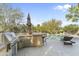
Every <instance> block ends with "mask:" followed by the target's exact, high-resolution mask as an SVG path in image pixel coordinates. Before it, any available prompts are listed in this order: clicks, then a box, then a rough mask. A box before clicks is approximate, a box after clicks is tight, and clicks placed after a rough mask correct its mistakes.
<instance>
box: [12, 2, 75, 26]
mask: <svg viewBox="0 0 79 59" xmlns="http://www.w3.org/2000/svg"><path fill="white" fill-rule="evenodd" d="M71 5H74V4H69V3H68V4H67V3H14V4H11V6H12V7H14V8H20V9H21V11H22V12H24V15H25V18H24V20H23V22H24V23H26V21H27V19H26V18H27V14H28V13H30V16H31V21H32V23H33V24H34V25H37V24H41V23H43V22H45V21H48V20H50V19H52V18H53V19H57V20H61V21H62V22H63V26H65V25H68V24H70V23H72V22H69V21H67V20H66V18H65V14H66V13H67V12H68V11H67V9H68V8H70V7H71ZM74 23H75V22H74Z"/></svg>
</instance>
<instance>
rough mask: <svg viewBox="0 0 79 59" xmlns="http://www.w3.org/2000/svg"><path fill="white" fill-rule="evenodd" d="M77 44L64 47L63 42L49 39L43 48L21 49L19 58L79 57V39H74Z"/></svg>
mask: <svg viewBox="0 0 79 59" xmlns="http://www.w3.org/2000/svg"><path fill="white" fill-rule="evenodd" d="M73 41H75V42H76V43H75V44H74V45H73V46H71V45H63V42H62V41H59V40H53V39H50V38H49V39H48V40H47V44H45V46H43V47H28V48H23V49H20V50H19V51H18V53H17V55H18V56H79V38H73Z"/></svg>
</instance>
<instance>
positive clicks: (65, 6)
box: [54, 4, 71, 11]
mask: <svg viewBox="0 0 79 59" xmlns="http://www.w3.org/2000/svg"><path fill="white" fill-rule="evenodd" d="M70 7H71V5H70V4H65V5H58V6H56V7H55V8H54V9H55V10H63V11H65V10H67V9H69V8H70Z"/></svg>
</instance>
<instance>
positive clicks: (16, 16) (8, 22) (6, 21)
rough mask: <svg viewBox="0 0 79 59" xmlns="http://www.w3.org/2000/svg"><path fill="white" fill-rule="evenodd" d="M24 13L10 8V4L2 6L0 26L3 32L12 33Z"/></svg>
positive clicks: (0, 6) (0, 5)
mask: <svg viewBox="0 0 79 59" xmlns="http://www.w3.org/2000/svg"><path fill="white" fill-rule="evenodd" d="M22 17H23V13H22V12H21V11H20V9H16V8H12V7H10V4H0V24H1V27H2V29H3V31H10V30H11V29H12V28H14V27H15V26H16V25H17V23H19V21H20V20H22Z"/></svg>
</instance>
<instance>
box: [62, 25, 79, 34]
mask: <svg viewBox="0 0 79 59" xmlns="http://www.w3.org/2000/svg"><path fill="white" fill-rule="evenodd" d="M78 29H79V26H78V25H75V24H70V25H67V26H65V27H64V28H63V30H64V31H65V32H67V33H70V34H75V33H76V32H77V31H78Z"/></svg>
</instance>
